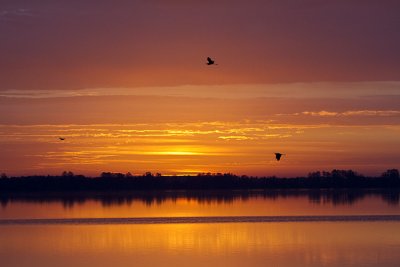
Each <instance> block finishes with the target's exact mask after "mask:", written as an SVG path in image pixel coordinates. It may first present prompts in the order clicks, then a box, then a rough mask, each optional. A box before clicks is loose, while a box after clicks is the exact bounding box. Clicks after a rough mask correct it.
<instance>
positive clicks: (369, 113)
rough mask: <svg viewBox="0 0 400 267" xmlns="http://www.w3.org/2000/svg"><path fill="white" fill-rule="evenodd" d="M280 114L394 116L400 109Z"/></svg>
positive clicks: (399, 113) (399, 112)
mask: <svg viewBox="0 0 400 267" xmlns="http://www.w3.org/2000/svg"><path fill="white" fill-rule="evenodd" d="M277 115H279V116H282V115H289V116H300V115H306V116H313V117H351V116H375V117H380V116H382V117H392V116H400V111H399V110H348V111H344V112H335V111H326V110H321V111H303V112H296V113H292V114H277Z"/></svg>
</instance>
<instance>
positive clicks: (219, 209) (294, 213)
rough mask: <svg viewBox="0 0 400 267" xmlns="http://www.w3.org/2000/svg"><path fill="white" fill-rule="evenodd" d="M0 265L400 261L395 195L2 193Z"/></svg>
mask: <svg viewBox="0 0 400 267" xmlns="http://www.w3.org/2000/svg"><path fill="white" fill-rule="evenodd" d="M1 201H2V202H1V203H2V206H1V207H0V260H1V262H0V266H2V267H3V266H4V267H8V266H16V267H17V266H18V267H24V266H43V267H47V266H49V267H50V266H82V267H83V266H113V267H114V266H149V267H150V266H152V267H153V266H191V267H192V266H209V267H211V266H399V265H398V264H399V262H400V205H399V201H398V192H380V191H367V192H354V191H336V192H332V191H324V192H321V191H312V192H311V191H302V192H299V191H297V192H296V191H294V192H287V191H282V192H276V191H275V192H268V193H266V192H229V193H227V192H225V193H218V192H213V193H190V194H189V193H185V192H168V193H165V192H164V193H162V194H160V193H153V194H145V195H143V194H141V195H137V194H134V195H121V194H118V195H107V196H104V195H92V196H87V195H86V196H76V195H64V196H54V195H53V196H48V195H47V196H35V195H29V196H27V195H24V196H4V195H3V196H2V198H1Z"/></svg>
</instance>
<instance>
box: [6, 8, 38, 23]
mask: <svg viewBox="0 0 400 267" xmlns="http://www.w3.org/2000/svg"><path fill="white" fill-rule="evenodd" d="M32 16H34V14H33V13H32V11H31V10H30V9H27V8H14V9H3V10H0V21H13V20H15V19H17V18H18V17H32Z"/></svg>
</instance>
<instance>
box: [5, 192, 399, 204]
mask: <svg viewBox="0 0 400 267" xmlns="http://www.w3.org/2000/svg"><path fill="white" fill-rule="evenodd" d="M368 197H375V198H380V199H381V200H382V201H383V202H384V203H386V204H388V205H395V206H396V205H399V203H400V190H269V191H162V192H134V193H132V192H129V193H128V192H125V193H114V194H110V193H104V194H100V193H78V194H65V193H60V194H55V193H54V194H13V195H7V194H4V195H1V196H0V203H1V206H2V207H3V208H7V205H9V204H10V203H15V202H19V203H37V204H46V203H62V205H63V207H64V208H65V209H69V208H73V207H74V206H75V205H82V204H85V203H86V202H88V201H94V202H98V203H101V205H102V206H103V207H112V206H121V205H128V206H130V205H132V203H133V202H137V201H139V202H142V203H143V204H145V205H146V206H153V205H162V204H163V203H165V202H167V201H170V202H177V201H178V200H180V199H185V200H186V201H189V202H192V201H194V202H196V203H198V204H222V203H224V204H233V203H235V202H246V201H249V200H251V199H263V200H273V201H279V200H280V199H298V198H302V199H304V198H306V199H308V201H309V202H310V203H312V204H319V205H333V206H342V205H354V204H355V203H357V202H359V201H362V200H363V199H365V198H368Z"/></svg>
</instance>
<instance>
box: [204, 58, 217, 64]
mask: <svg viewBox="0 0 400 267" xmlns="http://www.w3.org/2000/svg"><path fill="white" fill-rule="evenodd" d="M206 64H207V65H208V66H210V65H218V64H215V61H214V60H212V59H211V58H210V57H207V63H206Z"/></svg>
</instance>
